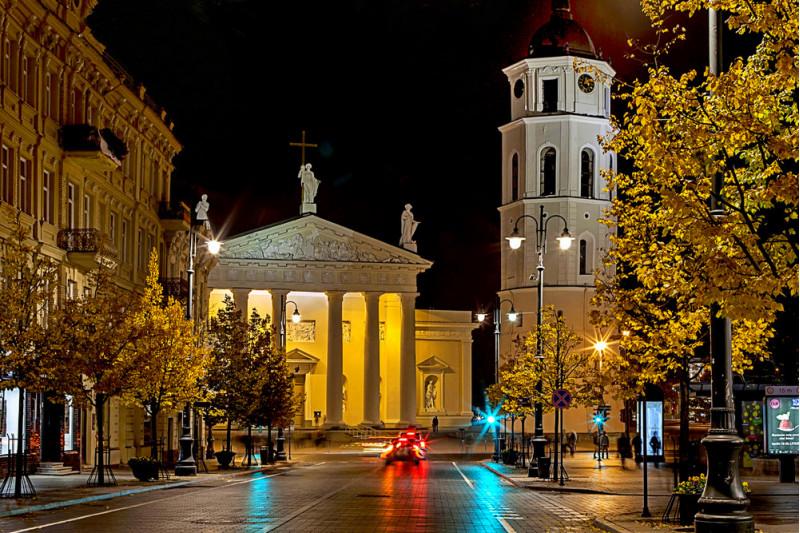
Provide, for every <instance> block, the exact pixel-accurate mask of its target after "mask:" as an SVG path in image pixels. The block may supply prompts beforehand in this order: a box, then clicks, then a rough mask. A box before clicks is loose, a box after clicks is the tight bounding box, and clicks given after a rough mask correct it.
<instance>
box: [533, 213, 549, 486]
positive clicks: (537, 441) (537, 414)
mask: <svg viewBox="0 0 800 533" xmlns="http://www.w3.org/2000/svg"><path fill="white" fill-rule="evenodd" d="M545 239H546V234H545V223H544V206H543V205H540V206H539V225H538V227H537V228H536V252H537V255H538V256H539V264H538V266H537V267H536V271H537V276H538V278H539V280H538V281H539V288H538V291H537V292H538V294H537V295H536V296H537V298H536V327H537V330H536V331H537V335H536V337H537V338H536V358H537V359H542V307H543V304H544V296H543V293H544V247H545ZM536 392H537V394H538V395H541V393H542V380H541V379H539V381H537V382H536ZM542 423H543V421H542V403H541V400H540V399H539V398H537V400H536V403H535V405H534V409H533V424H534V425H533V431H534V433H533V458H534V459H537V464H536V466H533V465H531V467H532V468H534V469H535V470H536V472H537V475H538V471H539V466H538V459H539V458H540V457H544V449H545V446H546V445H547V439H545V437H544V427H543V425H542Z"/></svg>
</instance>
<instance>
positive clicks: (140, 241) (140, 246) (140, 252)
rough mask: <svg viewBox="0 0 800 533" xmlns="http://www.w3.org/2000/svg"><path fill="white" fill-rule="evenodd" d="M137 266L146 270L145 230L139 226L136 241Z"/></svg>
mask: <svg viewBox="0 0 800 533" xmlns="http://www.w3.org/2000/svg"><path fill="white" fill-rule="evenodd" d="M136 252H137V253H136V255H137V266H138V267H139V270H144V231H142V228H139V232H138V235H137V243H136Z"/></svg>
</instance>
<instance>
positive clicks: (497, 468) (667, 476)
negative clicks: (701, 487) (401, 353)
mask: <svg viewBox="0 0 800 533" xmlns="http://www.w3.org/2000/svg"><path fill="white" fill-rule="evenodd" d="M610 456H611V458H610V459H604V460H603V461H602V467H601V468H598V466H597V465H598V463H597V460H596V459H593V458H592V452H578V453H576V454H575V455H574V456H569V455H567V456H566V458H565V470H566V472H567V474H568V475H569V480H567V479H566V477H565V479H564V486H563V487H562V486H560V483H559V482H554V481H552V480H544V479H539V478H531V477H528V470H527V468H526V469H522V468H514V467H512V466H508V465H504V464H502V463H495V462H492V461H491V460H484V461H482V462H481V464H482V465H483V466H484V467H486V468H487V469H489V470H491V471H493V472H495V473H496V474H497V475H499V476H502V477H503V478H505V479H507V480H508V481H509V482H510V483H513V484H514V485H516V486H518V487H523V488H527V489H533V490H538V491H563V492H573V493H575V492H577V493H589V494H604V495H627V496H638V497H639V498H640V501H641V502H642V505H640V506H638V510H637V512H627V513H625V512H623V513H620V514H612V515H607V516H598V517H597V518H596V519H595V525H596V526H598V527H599V528H601V529H603V530H605V531H611V532H616V533H644V532H648V533H652V532H653V531H654V529H659V530H661V531H680V532H689V531H694V528H693V527H692V526H688V527H687V526H679V525H678V524H674V523H673V524H662V522H661V515H662V514H663V513H664V510H665V509H666V507H667V505H668V502H669V499H670V496H671V494H672V488H673V483H674V482H673V471H672V468H671V467H668V466H665V465H663V464H662V465H659V466H656V465H654V464H650V465H649V466H648V470H647V496H648V499H647V507H648V509H649V511H650V514H651V515H652V516H651V517H650V518H642V517H641V508H642V506H643V503H644V491H643V478H642V474H643V472H642V465H641V464H639V465H637V464H636V463H634V462H633V461H632V460H627V461H625V463H626V465H625V466H626V468H627V469H625V470H623V469H622V466H621V464H620V460H619V459H618V458H615V457H614V454H613V453H612V454H610ZM742 480H743V481H747V482H748V484H749V485H750V489H751V491H752V492H751V494H750V502H751V503H750V506H749V507H748V511H749V512H750V513H751V514H752V515H753V517H754V518H755V521H756V531H758V530H761V531H762V532H763V533H797V531H798V484H797V482H795V483H779V482H778V476H746V475H744V476H743V478H742Z"/></svg>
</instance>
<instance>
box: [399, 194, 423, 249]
mask: <svg viewBox="0 0 800 533" xmlns="http://www.w3.org/2000/svg"><path fill="white" fill-rule="evenodd" d="M412 207H413V206H412V205H411V204H406V206H405V210H404V211H403V214H402V215H401V216H400V246H402V247H403V248H405V249H406V250H409V251H411V252H416V251H417V241H415V240H413V237H414V232H415V231H417V226H419V222H417V221H415V220H414V213H412V212H411V208H412Z"/></svg>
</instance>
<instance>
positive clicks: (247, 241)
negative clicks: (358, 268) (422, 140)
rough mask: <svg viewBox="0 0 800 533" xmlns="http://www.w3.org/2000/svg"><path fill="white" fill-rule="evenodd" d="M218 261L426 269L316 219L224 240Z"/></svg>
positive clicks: (408, 256)
mask: <svg viewBox="0 0 800 533" xmlns="http://www.w3.org/2000/svg"><path fill="white" fill-rule="evenodd" d="M220 256H221V259H223V260H224V259H267V260H275V261H303V262H309V261H320V262H335V263H403V264H413V265H423V266H425V267H429V266H430V265H431V264H432V263H431V262H430V261H428V260H426V259H423V258H421V257H420V256H418V255H417V254H415V253H412V252H409V251H408V250H404V249H403V248H400V247H397V246H392V245H390V244H387V243H385V242H383V241H380V240H378V239H375V238H372V237H369V236H367V235H364V234H363V233H359V232H357V231H353V230H351V229H349V228H346V227H344V226H340V225H339V224H335V223H333V222H331V221H329V220H325V219H324V218H320V217H318V216H316V215H305V216H301V217H296V218H293V219H289V220H285V221H282V222H278V223H276V224H271V225H269V226H264V227H262V228H259V229H256V230H253V231H249V232H247V233H242V234H240V235H237V236H235V237H232V238H231V239H229V240H227V241H226V242H225V245H224V250H223V251H222V253H221V254H220Z"/></svg>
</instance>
